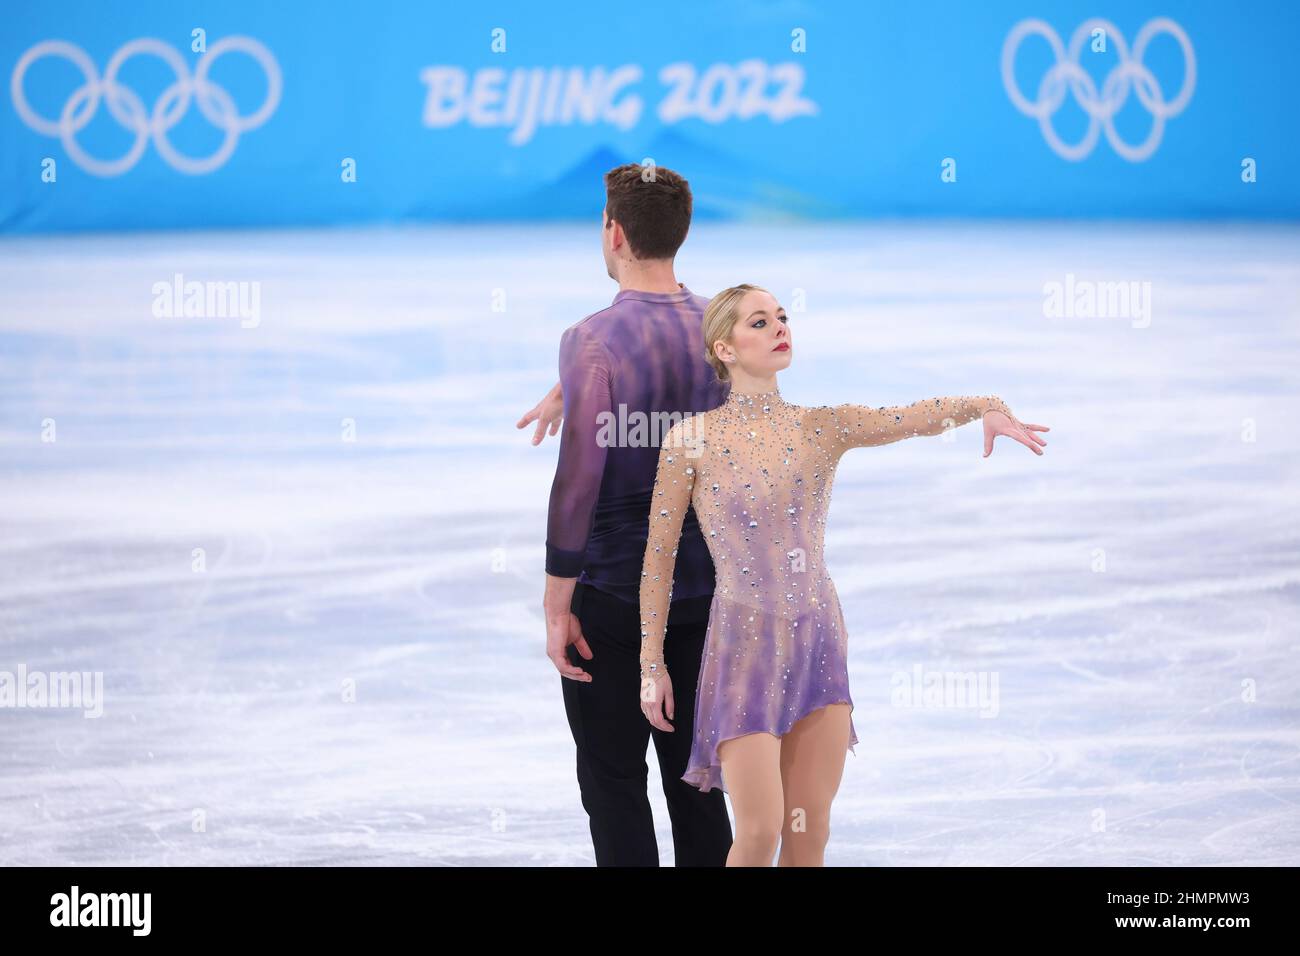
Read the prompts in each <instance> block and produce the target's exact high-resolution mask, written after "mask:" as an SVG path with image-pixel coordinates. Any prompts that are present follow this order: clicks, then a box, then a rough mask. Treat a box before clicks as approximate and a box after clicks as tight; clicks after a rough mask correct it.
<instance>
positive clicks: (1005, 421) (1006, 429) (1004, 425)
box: [984, 408, 1051, 458]
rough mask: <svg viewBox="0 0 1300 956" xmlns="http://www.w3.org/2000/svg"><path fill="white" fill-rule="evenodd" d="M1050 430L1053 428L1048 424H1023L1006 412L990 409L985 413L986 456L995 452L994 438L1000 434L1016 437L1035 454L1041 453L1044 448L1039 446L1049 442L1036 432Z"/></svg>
mask: <svg viewBox="0 0 1300 956" xmlns="http://www.w3.org/2000/svg"><path fill="white" fill-rule="evenodd" d="M1049 431H1051V429H1050V428H1048V427H1047V426H1046V425H1028V424H1021V423H1020V422H1018V421H1016V420H1015V419H1014V418H1010V417H1008V415H1007V413H1006V412H1001V411H998V410H997V409H996V408H994V409H990V410H989V411H987V412H985V413H984V457H985V458H987V457H988V456H989V455H991V454H993V439H994V438H996V437H997V436H998V435H1006V436H1007V437H1008V438H1014V439H1015V440H1016V441H1018V442H1020V444H1022V445H1024V446H1025V447H1026V448H1028V449H1030V450H1031V451H1032V452H1033V453H1034V454H1035V455H1041V454H1042V453H1043V449H1042V448H1040V447H1039V446H1040V445H1046V444H1047V442H1046V440H1044V439H1042V438H1039V437H1038V436H1037V435H1035V434H1034V432H1049Z"/></svg>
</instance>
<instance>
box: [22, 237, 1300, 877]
mask: <svg viewBox="0 0 1300 956" xmlns="http://www.w3.org/2000/svg"><path fill="white" fill-rule="evenodd" d="M598 228H599V227H598V224H597V225H593V226H556V227H518V228H503V227H488V226H473V227H471V226H466V227H463V228H451V227H449V228H441V229H393V230H366V231H342V230H341V231H321V232H305V231H304V232H293V231H287V232H269V233H250V234H240V233H221V234H198V233H187V234H176V235H156V234H153V235H149V234H142V235H131V234H127V235H118V236H113V237H94V236H85V237H77V238H59V237H53V238H27V239H6V240H3V241H0V291H2V293H3V294H2V295H0V346H2V352H0V500H3V503H4V508H3V510H2V511H0V671H8V672H12V673H17V672H18V669H19V668H20V667H21V668H25V669H26V671H27V672H29V673H32V672H34V673H37V674H42V673H43V674H47V675H50V674H55V673H59V672H72V671H75V672H92V673H93V672H99V673H102V675H103V699H102V716H98V717H88V716H86V713H87V710H86V708H85V707H83V708H81V709H78V708H76V707H66V706H65V707H45V708H39V707H23V708H19V707H9V708H6V709H0V864H2V865H32V864H91V865H95V864H164V865H165V864H220V865H228V864H270V865H277V864H308V865H314V864H329V865H339V864H364V865H372V864H382V865H387V864H430V865H448V866H459V865H525V866H532V865H538V866H574V865H576V866H583V865H591V864H592V863H593V861H594V858H593V855H592V850H591V841H590V837H589V834H588V829H587V820H586V815H585V813H584V811H583V809H582V806H581V804H580V802H579V797H578V789H577V782H576V779H575V774H574V745H573V741H572V738H571V736H570V732H569V728H568V725H567V723H566V721H565V717H564V710H563V705H562V701H561V697H560V680H561V678H560V677H559V676H558V675H557V674H556V673H555V670H554V668H553V667H552V665H551V664H550V662H549V661H548V660H547V659H546V657H545V656H544V653H543V650H544V630H543V626H542V618H541V608H540V603H541V596H542V588H543V542H544V538H545V524H546V506H547V497H548V494H549V491H550V483H551V476H552V473H553V469H554V465H555V459H556V455H557V453H558V450H559V439H558V437H554V438H547V439H546V440H545V441H544V442H543V444H541V445H540V446H537V447H534V446H532V445H531V444H530V443H529V437H530V435H531V432H532V429H531V428H530V429H528V430H527V431H520V430H517V429H516V428H515V422H516V420H517V419H518V418H519V417H520V415H521V414H522V413H523V412H524V411H526V410H527V409H529V408H531V407H532V405H533V404H534V403H535V402H536V401H537V400H538V399H539V398H540V397H541V395H542V394H543V393H544V392H545V391H546V389H547V388H548V387H549V386H550V385H552V384H553V383H554V381H555V380H556V377H557V376H556V367H557V362H556V349H557V346H558V343H559V338H560V334H561V332H562V331H563V330H564V329H565V328H566V327H567V326H569V325H571V324H572V323H574V322H576V321H578V320H579V319H581V318H582V317H583V316H585V315H587V314H589V313H591V312H594V311H596V310H598V309H601V308H603V307H605V306H606V305H608V304H609V301H610V300H611V299H612V298H613V296H614V293H615V292H616V287H615V285H614V283H613V282H612V281H611V280H609V279H608V278H607V277H606V275H605V273H604V267H603V264H602V261H601V256H600V247H599V236H598ZM177 274H180V275H182V276H183V281H202V282H237V283H239V282H244V283H250V285H249V286H248V287H247V288H249V289H252V288H253V286H252V285H251V284H253V283H256V284H257V285H256V289H257V292H258V295H259V297H260V298H259V300H258V308H259V311H258V315H257V318H256V321H255V322H254V321H251V320H241V319H240V318H238V317H221V316H211V315H209V316H189V317H185V316H172V317H166V316H162V317H160V316H157V315H155V314H154V309H153V306H154V299H155V295H154V291H153V289H154V286H155V284H156V283H160V282H162V283H170V282H172V281H173V277H174V276H175V275H177ZM1069 276H1073V277H1074V278H1073V279H1067V277H1069ZM678 278H679V279H681V280H682V281H683V282H685V283H686V285H687V286H688V287H690V288H691V289H693V290H694V291H696V292H700V293H703V294H706V295H708V294H712V293H713V292H716V291H717V290H718V289H720V288H722V287H724V286H726V285H731V284H735V283H738V282H742V281H749V282H754V283H758V284H760V285H763V286H766V287H768V288H769V289H771V290H772V291H773V292H774V293H775V294H776V296H777V298H778V299H779V300H780V301H781V302H782V303H783V304H785V305H786V306H787V308H789V309H790V310H791V312H790V318H791V324H790V329H791V333H792V337H793V342H794V346H795V353H794V360H793V365H792V367H791V368H790V370H789V371H788V372H785V373H783V375H782V378H781V389H782V392H783V394H784V395H785V397H786V398H787V399H789V400H791V401H794V402H797V403H800V404H832V403H838V402H846V401H852V402H860V403H863V404H870V405H883V404H898V403H904V402H910V401H914V400H917V399H920V398H925V397H929V396H933V395H943V394H988V393H993V394H997V395H1000V396H1002V397H1003V398H1004V399H1006V400H1007V402H1008V403H1009V404H1010V405H1011V406H1012V408H1013V409H1014V410H1015V411H1016V412H1017V414H1018V415H1019V416H1020V417H1021V418H1022V419H1023V420H1025V421H1029V422H1038V423H1043V424H1047V425H1049V426H1051V429H1052V430H1051V432H1050V433H1048V434H1047V439H1048V446H1047V454H1046V455H1044V456H1043V457H1041V458H1039V457H1037V456H1035V455H1033V454H1032V453H1031V452H1029V451H1028V450H1027V449H1025V448H1023V447H1021V446H1019V445H1017V444H1015V443H1013V442H1009V441H1005V440H1002V439H999V443H998V447H997V448H996V450H995V451H994V454H993V455H992V457H990V458H988V459H983V458H981V451H982V449H981V446H980V432H979V426H978V425H971V426H967V427H965V428H962V429H959V430H957V431H956V432H955V433H953V434H952V435H950V436H946V437H934V438H917V439H912V440H909V441H906V442H901V443H898V444H894V445H889V446H885V447H879V448H863V449H856V450H854V451H851V452H850V453H849V454H848V455H846V457H845V458H844V460H843V462H842V464H841V466H840V470H839V476H838V480H837V482H836V485H835V492H834V498H833V503H832V507H831V512H830V522H829V528H828V534H827V560H828V563H829V566H830V571H831V574H832V577H833V578H834V580H835V583H836V587H837V590H838V592H839V595H840V597H841V599H842V601H843V605H844V613H845V618H846V622H847V625H848V629H849V640H850V651H849V664H850V676H851V680H852V688H853V695H854V701H855V705H856V707H855V710H854V721H855V723H856V725H857V727H858V729H859V732H860V733H861V734H862V736H863V744H862V745H861V746H859V748H858V753H857V755H856V756H853V755H848V756H847V763H846V767H845V773H844V779H843V783H842V785H841V788H840V792H839V796H838V797H837V799H836V802H835V806H834V816H833V819H832V835H831V842H830V847H829V851H828V854H827V863H828V864H831V865H858V864H865V865H916V864H940V865H978V864H993V865H1007V866H1014V865H1018V864H1043V865H1061V864H1083V865H1104V866H1131V865H1167V866H1179V865H1229V866H1231V865H1242V864H1264V865H1282V864H1286V865H1296V864H1300V806H1298V801H1300V693H1298V692H1300V633H1298V632H1300V627H1298V626H1297V608H1298V605H1300V495H1298V494H1297V490H1298V479H1300V467H1298V466H1300V427H1297V413H1300V401H1298V400H1297V369H1298V368H1300V341H1298V332H1300V232H1298V231H1297V230H1296V229H1294V228H1290V227H1280V226H1279V227H1273V226H1249V227H1247V226H1235V225H1222V224H1214V225H1205V226H1196V225H1156V226H1153V225H1141V224H1127V223H1117V224H1079V223H1070V224H1060V225H1055V224H1042V225H1032V226H1031V225H1016V224H1007V223H989V224H978V223H962V224H945V223H934V224H929V225H918V224H897V225H891V224H876V225H869V226H866V225H836V226H822V225H818V226H807V225H782V224H780V223H771V224H763V225H749V226H717V225H712V224H707V223H704V224H697V226H696V228H695V230H694V231H693V233H692V235H691V237H690V239H688V241H687V244H686V246H685V247H684V248H683V251H682V254H681V255H680V256H679V258H678ZM1067 281H1069V282H1072V283H1074V284H1075V286H1076V287H1077V284H1078V283H1080V282H1085V283H1086V282H1135V283H1138V284H1139V285H1138V288H1139V289H1141V288H1143V287H1142V285H1141V284H1142V283H1150V286H1149V288H1150V299H1149V306H1150V308H1149V311H1148V313H1147V314H1146V315H1145V316H1143V315H1129V316H1120V317H1083V316H1078V315H1076V316H1074V317H1055V316H1052V315H1047V314H1045V312H1046V311H1050V310H1049V309H1047V308H1046V307H1045V302H1046V301H1047V296H1045V294H1044V288H1045V286H1046V285H1047V284H1048V283H1053V282H1060V283H1062V284H1065V283H1066V282H1067ZM1131 311H1132V309H1131ZM947 438H953V439H955V440H947ZM51 439H52V440H51ZM918 674H920V675H923V676H924V675H936V674H937V675H939V676H943V675H946V674H956V675H962V674H974V675H976V676H977V677H979V678H983V679H984V680H986V681H987V684H986V687H987V688H989V689H990V691H991V690H992V689H993V688H994V687H995V689H996V694H995V695H994V696H992V697H991V698H990V699H989V700H986V701H984V702H983V703H984V706H981V707H972V706H957V705H956V704H959V703H960V701H958V702H956V703H954V702H953V701H947V702H945V701H938V702H928V701H921V702H915V701H914V702H913V703H912V704H911V705H910V706H907V705H906V701H905V700H903V699H901V698H900V695H899V689H900V686H901V685H906V684H910V682H912V681H914V680H915V679H916V675H918ZM994 680H996V685H994V684H993V681H994ZM927 703H935V704H936V705H935V706H926V704H927ZM940 704H942V705H943V706H939V705H940ZM650 763H651V767H650V796H651V801H652V804H653V806H654V809H655V814H656V824H657V828H658V834H659V846H660V857H661V861H662V862H663V863H664V864H665V865H670V864H671V863H672V861H673V850H672V841H671V837H670V832H669V828H668V818H667V814H666V810H665V806H664V801H663V795H662V792H661V791H660V789H659V779H658V769H657V765H655V763H654V761H653V760H651V761H650Z"/></svg>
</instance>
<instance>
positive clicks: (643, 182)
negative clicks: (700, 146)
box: [605, 163, 691, 259]
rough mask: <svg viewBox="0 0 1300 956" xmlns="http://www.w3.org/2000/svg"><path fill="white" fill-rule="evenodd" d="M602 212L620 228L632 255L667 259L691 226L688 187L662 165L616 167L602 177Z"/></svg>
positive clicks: (674, 252)
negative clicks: (603, 190)
mask: <svg viewBox="0 0 1300 956" xmlns="http://www.w3.org/2000/svg"><path fill="white" fill-rule="evenodd" d="M605 213H606V215H608V216H609V218H610V219H611V220H612V221H615V222H617V223H618V224H619V225H620V226H622V227H623V234H624V235H625V236H627V244H628V247H629V248H630V249H631V250H632V255H634V256H636V257H637V258H638V259H671V258H673V256H675V255H677V250H678V249H680V248H681V245H682V243H683V242H685V241H686V232H687V230H688V229H690V227H691V187H690V184H689V183H687V182H686V180H685V179H683V178H682V177H681V176H680V175H678V174H677V173H675V172H673V171H672V170H671V169H668V168H667V167H664V166H641V165H640V164H638V163H627V164H626V165H623V166H616V167H614V168H613V169H611V170H610V171H609V172H607V173H606V174H605ZM606 228H609V226H608V224H606Z"/></svg>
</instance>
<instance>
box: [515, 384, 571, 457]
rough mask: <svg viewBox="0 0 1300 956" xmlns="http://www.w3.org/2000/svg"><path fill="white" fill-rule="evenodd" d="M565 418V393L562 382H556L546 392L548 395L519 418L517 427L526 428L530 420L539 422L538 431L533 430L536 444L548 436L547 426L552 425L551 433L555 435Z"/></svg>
mask: <svg viewBox="0 0 1300 956" xmlns="http://www.w3.org/2000/svg"><path fill="white" fill-rule="evenodd" d="M563 418H564V393H563V392H562V391H560V383H559V382H556V383H555V387H554V388H553V389H551V390H550V391H549V392H547V393H546V397H545V398H543V399H542V400H541V401H540V402H538V403H537V404H536V405H535V406H534V407H533V408H532V410H531V411H529V412H527V413H526V414H525V415H524V417H523V418H521V419H519V423H518V424H517V425H515V428H525V427H527V426H528V423H529V422H533V421H535V422H537V431H535V432H533V444H534V445H536V444H538V443H539V442H541V440H542V439H543V438H545V437H546V426H548V425H549V426H550V428H551V432H550V433H551V434H552V435H554V434H555V433H556V432H558V431H559V430H560V422H561V420H562V419H563Z"/></svg>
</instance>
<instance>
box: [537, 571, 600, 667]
mask: <svg viewBox="0 0 1300 956" xmlns="http://www.w3.org/2000/svg"><path fill="white" fill-rule="evenodd" d="M577 583H578V579H577V578H557V577H555V576H553V575H550V574H548V575H547V576H546V594H545V595H544V596H543V598H542V612H543V614H544V615H545V617H546V656H547V657H549V658H550V659H551V663H553V664H554V665H555V669H556V670H557V671H559V672H560V675H561V676H562V677H567V678H569V679H570V680H580V681H583V682H584V683H588V684H590V683H591V675H590V674H588V673H587V672H586V671H584V670H583V669H582V668H581V667H576V666H574V665H573V664H571V663H569V645H570V644H572V645H574V646H575V647H576V648H577V649H578V653H579V654H581V655H582V656H583V657H585V658H586V659H587V660H591V659H592V657H593V656H594V655H593V654H592V653H591V648H590V647H588V646H587V639H586V638H585V637H583V636H582V625H581V624H580V623H579V621H578V615H576V614H574V613H573V612H572V611H571V610H569V604H570V602H571V601H572V600H573V589H574V587H576V586H577Z"/></svg>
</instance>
